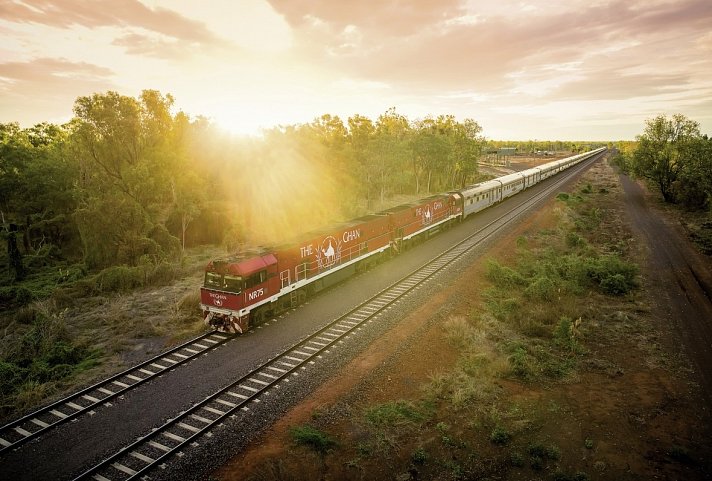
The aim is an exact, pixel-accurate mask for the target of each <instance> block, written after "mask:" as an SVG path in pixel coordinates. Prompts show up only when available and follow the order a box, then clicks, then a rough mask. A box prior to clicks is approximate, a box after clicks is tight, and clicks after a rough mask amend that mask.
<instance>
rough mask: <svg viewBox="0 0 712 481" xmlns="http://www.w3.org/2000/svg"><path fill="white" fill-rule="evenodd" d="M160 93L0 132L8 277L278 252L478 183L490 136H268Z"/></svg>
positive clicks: (306, 127) (360, 127) (382, 123)
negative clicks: (189, 252)
mask: <svg viewBox="0 0 712 481" xmlns="http://www.w3.org/2000/svg"><path fill="white" fill-rule="evenodd" d="M173 104H174V99H173V97H172V96H171V95H170V94H167V95H164V94H161V93H160V92H157V91H154V90H146V91H143V92H142V93H141V95H140V96H139V97H138V98H134V97H129V96H124V95H120V94H119V93H117V92H111V91H110V92H106V93H98V94H94V95H90V96H84V97H79V98H78V99H77V100H76V102H75V104H74V109H73V112H74V118H73V119H72V120H71V121H70V122H68V123H66V124H64V125H54V124H50V123H42V124H38V125H35V126H34V127H31V128H24V129H23V128H20V126H19V125H18V124H16V123H6V124H0V222H2V232H3V236H2V238H3V240H4V242H5V244H6V246H5V247H6V249H3V253H5V255H6V256H7V257H6V262H5V265H6V269H5V271H6V274H7V277H8V279H12V278H21V277H22V276H23V275H24V274H25V273H26V272H27V269H28V268H31V266H28V265H24V266H23V264H22V257H23V256H31V257H32V258H33V259H35V260H39V261H37V262H36V263H38V264H51V263H52V261H53V260H60V259H62V260H71V261H75V262H81V263H83V264H84V265H85V266H86V268H87V269H89V270H99V269H102V268H105V267H108V266H112V265H129V266H135V265H138V264H141V263H156V262H161V261H163V260H166V259H169V258H176V257H178V256H179V254H180V252H181V251H182V250H183V249H185V248H186V247H187V246H193V245H201V244H219V243H223V244H225V245H227V246H228V247H232V248H234V247H235V246H236V245H238V244H240V243H242V242H248V243H260V242H278V241H279V240H280V239H285V238H288V237H289V236H290V235H291V234H293V233H296V232H298V231H300V230H304V229H306V228H316V227H317V226H319V225H322V224H323V223H324V222H326V221H334V220H339V219H345V218H349V217H352V216H353V215H358V214H360V213H363V210H364V209H366V210H372V209H377V208H379V207H380V206H382V205H383V203H384V202H385V201H386V200H387V199H388V198H389V197H390V196H393V195H396V194H410V195H426V194H428V193H430V192H436V191H444V190H449V189H453V188H456V187H459V186H462V185H465V184H466V183H468V182H472V181H473V180H474V179H475V178H476V177H477V175H478V170H477V159H478V157H479V155H480V153H481V151H482V149H483V146H484V144H485V141H484V138H483V137H482V133H481V132H482V128H481V127H480V125H479V124H478V123H477V122H476V121H474V120H472V119H465V120H463V121H458V120H456V119H455V118H454V117H453V116H450V115H441V116H438V117H434V118H433V117H428V118H425V119H419V120H409V119H408V118H406V117H405V116H403V115H401V114H399V113H398V112H396V110H395V109H389V110H388V111H386V112H385V113H383V114H382V115H380V116H379V117H378V118H377V119H375V120H372V119H369V118H368V117H365V116H361V115H354V116H353V117H350V118H348V119H347V120H346V122H344V121H342V120H341V119H340V118H339V117H337V116H332V115H323V116H321V117H319V118H317V119H315V120H314V121H313V122H310V123H306V124H297V125H288V126H279V127H275V128H273V129H269V130H266V131H264V132H263V136H262V137H261V138H240V137H236V136H232V135H230V134H228V133H226V132H224V131H222V130H220V129H219V128H218V126H216V125H214V124H212V123H211V122H210V121H208V120H207V119H205V118H203V117H197V118H190V117H189V116H188V115H186V114H185V113H183V112H177V113H173Z"/></svg>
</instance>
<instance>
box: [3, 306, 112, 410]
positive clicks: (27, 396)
mask: <svg viewBox="0 0 712 481" xmlns="http://www.w3.org/2000/svg"><path fill="white" fill-rule="evenodd" d="M5 351H6V353H7V354H6V356H5V359H3V360H1V361H0V386H1V387H2V389H0V392H2V395H0V401H1V402H2V403H3V404H5V405H7V404H8V403H10V404H12V403H17V404H24V403H25V402H30V401H31V400H32V399H34V397H35V396H36V395H41V396H46V395H47V392H46V391H48V390H50V389H51V388H47V387H44V384H46V383H56V382H60V381H64V380H66V379H68V378H70V377H72V376H73V375H75V374H77V373H78V372H81V371H83V370H85V369H88V368H90V367H92V366H94V365H95V364H96V363H97V362H98V358H99V355H100V353H99V352H98V351H96V350H92V349H89V348H88V347H86V346H81V345H77V344H75V343H74V342H72V340H71V339H70V337H69V334H68V332H67V329H66V327H65V322H64V318H63V317H62V315H47V314H44V313H43V312H37V311H35V312H34V316H33V318H32V322H31V324H30V326H29V329H27V330H26V331H25V333H24V335H22V336H21V337H19V338H18V339H17V340H16V341H15V342H11V343H7V344H6V345H5Z"/></svg>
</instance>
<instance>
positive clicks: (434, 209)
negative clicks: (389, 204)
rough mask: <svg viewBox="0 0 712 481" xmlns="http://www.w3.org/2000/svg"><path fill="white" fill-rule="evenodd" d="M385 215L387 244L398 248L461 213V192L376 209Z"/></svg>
mask: <svg viewBox="0 0 712 481" xmlns="http://www.w3.org/2000/svg"><path fill="white" fill-rule="evenodd" d="M380 214H383V215H385V216H387V217H388V219H389V225H390V229H391V244H392V246H393V247H394V249H395V250H396V251H399V250H400V249H401V248H402V247H403V246H404V244H406V243H408V241H411V240H412V239H414V238H416V237H419V236H422V235H425V234H429V233H432V232H436V231H438V230H439V229H440V228H441V227H443V226H447V225H448V224H449V222H450V221H452V220H455V219H458V218H460V216H461V214H462V195H460V194H459V193H457V192H452V193H447V194H438V195H433V196H431V197H428V198H425V199H421V200H419V201H417V202H412V203H409V204H403V205H399V206H396V207H393V208H391V209H387V210H384V211H382V212H380Z"/></svg>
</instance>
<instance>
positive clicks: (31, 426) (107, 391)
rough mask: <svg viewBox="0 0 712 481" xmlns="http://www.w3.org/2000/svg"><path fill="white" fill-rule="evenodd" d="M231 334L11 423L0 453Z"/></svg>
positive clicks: (194, 342)
mask: <svg viewBox="0 0 712 481" xmlns="http://www.w3.org/2000/svg"><path fill="white" fill-rule="evenodd" d="M231 338H232V336H230V335H229V334H223V333H220V332H208V333H206V334H203V335H201V336H198V337H196V338H194V339H191V340H190V341H188V342H185V343H183V344H181V345H179V346H176V347H174V348H172V349H170V350H168V351H165V352H163V353H161V354H159V355H158V356H155V357H153V358H151V359H149V360H147V361H145V362H142V363H141V364H138V365H136V366H134V367H131V368H129V369H127V370H125V371H123V372H120V373H118V374H115V375H113V376H111V377H110V378H108V379H104V380H102V381H100V382H98V383H96V384H94V385H92V386H89V387H87V388H84V389H82V390H81V391H79V392H76V393H74V394H71V395H70V396H68V397H66V398H64V399H60V400H59V401H56V402H54V403H52V404H50V405H48V406H45V407H43V408H41V409H39V410H37V411H34V412H32V413H30V414H28V415H26V416H24V417H22V418H19V419H17V420H15V421H12V422H10V423H8V424H6V425H4V426H2V427H1V428H0V453H2V452H3V451H6V450H10V449H14V448H16V447H18V446H20V445H22V444H24V443H26V442H27V441H30V440H32V439H35V438H37V437H38V436H40V435H41V434H44V433H46V432H47V431H49V430H50V429H53V428H55V427H57V426H59V425H60V424H63V423H65V422H67V421H70V420H72V419H74V418H76V417H78V416H80V415H82V414H84V413H87V412H91V411H92V410H94V409H96V408H98V407H99V406H102V405H106V404H107V403H109V401H111V400H112V399H114V398H116V397H117V396H121V395H124V394H126V393H127V392H128V391H130V390H131V389H133V388H135V387H137V386H139V385H141V384H143V383H145V382H146V381H150V380H151V379H153V378H155V377H156V376H160V375H161V374H163V373H164V372H167V371H170V370H171V369H173V368H175V367H177V366H180V365H181V364H184V363H186V362H188V361H190V360H191V359H194V358H195V357H196V356H199V355H201V354H203V353H205V352H207V351H210V350H212V349H214V348H216V347H218V346H220V345H222V344H224V343H225V342H227V341H228V340H229V339H231Z"/></svg>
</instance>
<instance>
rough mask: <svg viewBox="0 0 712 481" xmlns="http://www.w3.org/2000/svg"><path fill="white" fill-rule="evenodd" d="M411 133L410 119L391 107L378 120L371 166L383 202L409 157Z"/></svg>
mask: <svg viewBox="0 0 712 481" xmlns="http://www.w3.org/2000/svg"><path fill="white" fill-rule="evenodd" d="M409 134H410V125H409V124H408V119H406V118H405V117H404V116H402V115H400V114H399V113H397V112H396V109H395V108H394V107H391V108H390V109H388V110H387V111H386V113H384V114H381V115H380V116H379V117H378V120H377V121H376V130H375V132H374V139H373V140H374V141H373V143H371V155H370V156H369V157H370V159H371V160H372V162H371V164H370V166H369V167H370V168H371V169H372V170H373V173H374V178H375V180H376V183H377V185H378V189H379V195H380V201H381V204H383V202H384V200H385V196H386V191H387V190H388V188H389V187H391V186H392V181H393V179H394V177H395V176H396V173H399V172H402V171H403V170H404V169H403V166H404V164H405V160H406V159H407V144H406V140H407V138H408V135H409Z"/></svg>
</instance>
